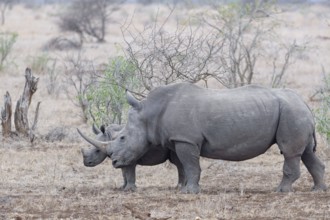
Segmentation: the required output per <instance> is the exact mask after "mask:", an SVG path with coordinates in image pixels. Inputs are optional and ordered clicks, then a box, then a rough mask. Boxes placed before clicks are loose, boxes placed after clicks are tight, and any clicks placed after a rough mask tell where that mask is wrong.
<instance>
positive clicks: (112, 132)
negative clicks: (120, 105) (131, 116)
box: [81, 124, 123, 167]
mask: <svg viewBox="0 0 330 220" xmlns="http://www.w3.org/2000/svg"><path fill="white" fill-rule="evenodd" d="M122 128H123V126H122V125H117V124H111V125H109V126H108V127H105V126H104V125H102V126H101V127H100V129H99V128H97V127H96V126H95V125H94V124H93V132H94V134H95V135H96V140H98V141H102V142H106V141H111V140H112V139H114V138H116V137H117V135H118V133H119V131H120V130H121V129H122ZM81 152H82V154H83V159H84V165H85V166H87V167H94V166H96V165H98V164H100V163H102V162H103V161H104V159H105V158H107V156H108V154H107V151H106V149H104V148H97V147H94V146H90V147H88V148H82V149H81Z"/></svg>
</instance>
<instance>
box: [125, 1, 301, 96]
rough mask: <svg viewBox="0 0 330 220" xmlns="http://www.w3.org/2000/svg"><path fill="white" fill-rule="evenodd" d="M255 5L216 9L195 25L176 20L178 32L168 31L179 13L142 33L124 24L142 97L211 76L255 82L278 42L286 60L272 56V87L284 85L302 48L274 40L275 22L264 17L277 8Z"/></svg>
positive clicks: (235, 83)
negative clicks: (270, 47)
mask: <svg viewBox="0 0 330 220" xmlns="http://www.w3.org/2000/svg"><path fill="white" fill-rule="evenodd" d="M253 2H254V3H253V4H249V3H244V4H239V3H231V4H219V5H214V6H213V9H212V10H210V11H206V12H203V13H201V14H202V16H201V17H199V16H196V17H197V18H198V19H199V20H198V19H196V17H195V18H194V19H192V20H194V23H191V22H189V21H190V20H189V19H188V22H187V21H184V22H183V21H177V26H176V29H175V30H173V29H171V26H170V25H169V27H167V24H168V23H170V21H169V20H170V17H171V16H172V13H173V11H174V10H175V9H172V10H171V11H170V13H169V15H168V17H167V18H166V19H165V21H163V22H159V21H158V20H157V19H158V16H157V15H156V21H155V23H153V24H152V25H150V26H146V27H145V28H144V29H143V30H142V31H139V30H138V29H137V28H135V27H134V24H132V22H128V24H127V25H124V26H123V28H122V33H123V37H124V40H125V42H126V51H125V52H126V55H127V57H128V59H129V60H131V61H132V62H133V63H134V65H135V66H136V69H137V73H138V76H139V79H140V80H141V82H142V85H143V89H144V90H145V91H143V90H142V92H141V91H140V93H145V92H147V91H150V90H151V89H153V88H155V87H157V86H159V85H166V84H169V83H174V82H181V81H188V82H192V83H196V82H200V81H203V82H204V83H205V85H206V86H207V85H208V83H207V82H208V80H209V79H211V78H212V79H215V80H217V81H218V82H220V83H221V84H222V85H224V86H225V87H228V88H235V87H239V86H243V85H247V84H251V83H253V82H254V81H253V80H254V78H255V75H256V74H257V73H258V70H257V68H256V66H257V65H256V64H257V63H258V62H260V61H264V62H265V60H268V59H269V57H270V56H267V55H265V54H266V53H265V51H266V49H265V48H267V45H269V44H276V45H277V46H278V49H276V50H277V52H278V53H283V54H285V56H284V61H283V62H280V61H282V60H279V59H278V57H282V56H276V57H273V62H272V64H273V72H270V73H271V74H272V76H273V77H272V79H271V86H273V87H278V86H281V85H282V78H283V76H284V74H285V72H286V71H287V69H288V66H289V65H290V64H291V62H290V59H291V57H292V54H293V53H294V52H295V49H296V48H297V44H296V43H295V42H294V43H293V44H291V45H289V46H288V47H286V48H280V45H281V44H280V43H279V41H278V42H277V41H276V40H274V39H275V37H274V35H275V34H274V31H275V30H274V29H275V24H273V23H272V22H271V21H269V20H267V19H268V17H267V16H266V17H265V16H264V15H265V14H267V15H268V14H271V13H272V5H269V4H268V3H267V4H266V3H265V2H263V1H253ZM260 12H263V13H262V15H260ZM132 20H133V19H132ZM196 20H197V21H199V23H198V22H197V25H196ZM132 27H133V28H132ZM272 53H273V52H272Z"/></svg>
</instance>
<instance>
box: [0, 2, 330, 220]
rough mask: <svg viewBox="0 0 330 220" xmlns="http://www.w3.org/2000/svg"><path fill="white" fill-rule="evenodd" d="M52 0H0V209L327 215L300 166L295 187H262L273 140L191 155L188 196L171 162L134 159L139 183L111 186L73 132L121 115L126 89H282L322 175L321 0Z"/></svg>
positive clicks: (326, 19) (325, 81)
mask: <svg viewBox="0 0 330 220" xmlns="http://www.w3.org/2000/svg"><path fill="white" fill-rule="evenodd" d="M51 2H52V1H51ZM54 2H55V3H50V4H40V5H39V4H33V3H32V1H15V4H13V2H10V4H9V3H8V1H0V9H1V11H0V12H1V15H2V25H1V26H0V79H1V86H0V94H3V95H5V96H4V97H3V98H0V100H1V101H0V106H1V107H2V110H1V123H2V127H1V130H0V131H1V134H0V140H1V141H0V171H1V172H0V190H1V191H0V218H1V219H2V218H3V219H12V218H15V219H26V218H27V219H29V218H41V219H49V218H78V219H100V218H101V219H258V218H280V219H288V218H289V219H297V218H308V219H327V218H328V216H330V211H329V210H330V207H329V202H328V201H329V192H317V193H315V192H310V187H311V186H312V179H311V177H310V176H309V174H308V173H307V170H306V169H305V168H302V175H301V178H300V179H299V181H297V183H295V185H294V189H295V191H296V192H295V193H290V194H278V193H275V192H274V190H275V187H276V186H277V184H278V183H279V181H280V179H281V174H282V171H281V170H282V160H283V158H282V156H281V155H280V152H279V150H278V148H277V147H276V146H274V147H272V148H271V149H270V151H268V152H267V153H266V154H265V155H262V156H260V157H258V158H255V159H252V160H249V161H245V162H239V163H236V162H226V161H219V160H209V159H204V158H202V159H201V165H202V177H201V187H202V192H201V194H199V195H184V194H181V193H179V191H178V190H177V189H175V185H176V183H177V173H176V169H175V167H174V166H173V165H170V163H165V164H162V165H158V166H152V167H142V166H139V167H138V169H137V186H138V190H137V192H135V193H128V192H122V191H120V190H118V188H119V186H121V185H122V181H123V180H122V176H121V171H120V170H117V169H114V168H112V166H111V161H110V160H106V161H105V162H103V163H102V164H101V165H99V166H97V167H93V168H87V167H85V166H84V165H83V163H82V155H81V152H80V148H81V147H86V146H87V144H86V143H85V142H84V141H83V140H82V139H81V138H80V137H79V136H78V134H77V132H76V128H77V127H79V128H80V129H82V130H83V131H84V132H85V133H87V134H89V135H91V136H92V135H93V134H92V131H91V126H92V124H93V123H94V124H96V125H97V126H100V125H102V124H105V125H109V124H112V123H118V124H123V123H125V122H126V115H127V109H128V105H127V103H126V99H125V90H129V91H130V92H132V93H133V94H134V95H135V96H136V97H138V98H139V99H143V98H144V97H146V95H147V94H148V93H149V92H150V91H151V90H152V89H154V88H156V87H158V86H160V85H166V84H170V83H175V82H183V81H185V82H191V83H196V84H199V85H201V86H204V87H209V88H216V89H231V88H236V87H239V86H244V85H247V84H259V85H263V86H266V87H269V88H270V87H273V88H282V87H286V88H291V89H294V90H296V91H297V92H298V93H300V94H301V95H302V96H303V98H304V99H305V101H306V102H307V103H308V104H309V106H310V107H311V109H312V110H313V111H314V113H315V119H316V123H317V131H318V134H317V139H318V147H317V154H318V156H319V157H320V158H321V159H322V161H323V162H324V163H325V165H326V178H325V179H326V183H328V185H329V182H330V181H329V180H330V179H329V175H328V170H329V169H330V166H329V159H330V150H329V147H328V142H329V138H330V131H329V123H328V122H329V97H330V96H329V86H330V85H329V71H330V60H329V56H328V51H329V49H330V16H329V14H330V13H329V11H330V7H329V5H328V4H327V3H326V2H325V3H318V4H311V3H309V2H308V1H299V3H297V2H298V1H295V3H288V2H286V3H283V2H281V1H278V2H276V1H258V0H253V1H182V2H180V1H174V2H170V3H169V2H158V1H157V2H153V1H141V2H134V3H132V2H124V1H115V0H97V1H91V0H83V1H76V0H73V1H69V2H67V1H54ZM175 3H176V4H175ZM27 67H29V68H28V69H26V68H27ZM24 71H25V72H24ZM29 77H30V78H31V79H32V82H34V86H32V88H34V89H32V90H30V89H29V87H28V86H26V84H28V83H27V82H28V78H29ZM25 91H30V92H31V93H27V92H25ZM29 94H30V95H29ZM32 94H33V96H32ZM25 96H26V97H28V98H25V99H24V98H22V97H25ZM8 100H10V101H13V102H12V107H11V108H12V111H9V109H8V104H7V105H6V103H9V101H8ZM16 101H20V103H21V104H19V105H18V104H16ZM22 103H23V104H22ZM16 105H18V107H16ZM19 106H21V107H22V106H23V107H24V109H23V110H22V111H21V115H17V116H15V113H13V114H12V113H11V112H15V111H16V109H19ZM17 112H19V111H18V110H17ZM9 113H10V114H9ZM9 115H12V117H9ZM15 117H16V119H15ZM17 119H21V120H19V121H20V122H16V121H17ZM8 121H9V122H8ZM16 124H17V125H16ZM279 210H280V211H279Z"/></svg>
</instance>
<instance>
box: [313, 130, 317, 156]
mask: <svg viewBox="0 0 330 220" xmlns="http://www.w3.org/2000/svg"><path fill="white" fill-rule="evenodd" d="M313 139H314V147H313V152H314V153H315V152H316V146H317V140H316V137H315V128H314V132H313Z"/></svg>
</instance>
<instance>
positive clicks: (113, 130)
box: [81, 124, 185, 191]
mask: <svg viewBox="0 0 330 220" xmlns="http://www.w3.org/2000/svg"><path fill="white" fill-rule="evenodd" d="M123 127H124V126H123V125H117V124H111V125H109V126H107V127H105V126H103V125H102V126H101V127H100V129H98V128H97V127H95V126H94V125H93V132H94V134H96V139H97V140H98V141H110V140H113V139H115V138H116V137H117V135H118V133H119V132H120V131H121V130H122V129H123ZM81 152H82V154H83V158H84V165H85V166H87V167H94V166H96V165H98V164H100V163H102V162H103V161H104V160H105V158H107V157H108V154H107V152H106V151H105V150H104V149H103V148H101V149H99V148H95V147H91V148H88V149H86V148H82V150H81ZM167 159H168V160H169V161H170V162H171V163H173V164H174V165H175V166H176V167H177V170H178V185H177V187H178V188H181V187H182V185H184V184H185V177H184V171H183V167H182V164H181V163H180V161H179V159H178V158H177V156H176V154H175V153H174V152H171V151H170V150H169V149H167V148H158V147H157V148H156V147H152V146H151V147H150V150H148V151H147V152H146V153H145V154H144V155H143V156H142V157H141V158H139V160H137V161H136V163H134V164H131V165H129V166H125V167H122V168H121V169H122V174H123V179H124V184H123V186H122V187H121V189H123V190H124V191H135V190H136V184H135V174H136V171H135V168H136V165H143V166H153V165H158V164H161V163H164V162H165V161H166V160H167Z"/></svg>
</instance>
